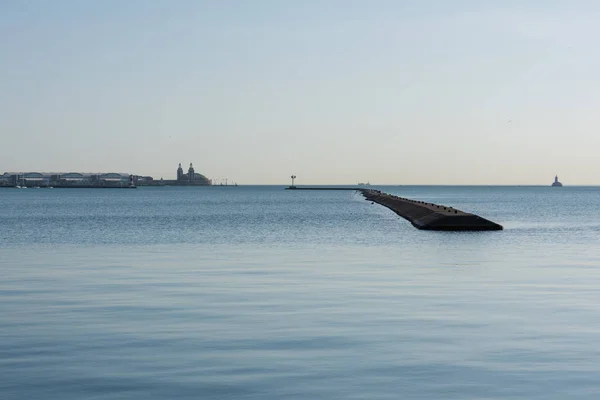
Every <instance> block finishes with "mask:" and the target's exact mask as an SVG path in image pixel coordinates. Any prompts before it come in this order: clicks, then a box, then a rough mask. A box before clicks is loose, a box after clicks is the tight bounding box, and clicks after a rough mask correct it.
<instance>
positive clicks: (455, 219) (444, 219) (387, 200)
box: [357, 189, 503, 231]
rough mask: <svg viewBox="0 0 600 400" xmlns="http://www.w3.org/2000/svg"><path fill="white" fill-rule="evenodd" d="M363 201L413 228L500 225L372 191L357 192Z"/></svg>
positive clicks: (477, 228)
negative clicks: (386, 210)
mask: <svg viewBox="0 0 600 400" xmlns="http://www.w3.org/2000/svg"><path fill="white" fill-rule="evenodd" d="M357 190H359V191H360V192H362V194H363V196H365V199H366V200H369V201H372V202H374V203H377V204H380V205H382V206H384V207H387V208H389V209H390V210H392V211H394V212H395V213H396V214H398V215H399V216H401V217H402V218H404V219H406V220H408V221H409V222H410V223H411V224H412V225H413V226H414V227H415V228H418V229H424V230H435V231H499V230H502V229H503V228H502V225H499V224H497V223H495V222H492V221H490V220H487V219H485V218H482V217H480V216H479V215H475V214H470V213H466V212H464V211H460V210H457V209H455V208H452V207H446V206H442V205H438V204H433V203H426V202H424V201H418V200H411V199H406V198H403V197H399V196H394V195H391V194H387V193H383V192H381V191H379V190H373V189H357Z"/></svg>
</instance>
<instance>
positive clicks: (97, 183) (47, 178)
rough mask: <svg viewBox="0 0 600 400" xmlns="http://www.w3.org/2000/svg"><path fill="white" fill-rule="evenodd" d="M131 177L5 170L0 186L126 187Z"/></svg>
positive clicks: (0, 177)
mask: <svg viewBox="0 0 600 400" xmlns="http://www.w3.org/2000/svg"><path fill="white" fill-rule="evenodd" d="M132 181H133V177H132V175H130V174H126V173H117V172H109V173H103V172H98V173H84V172H5V173H4V174H3V175H0V186H21V187H128V186H130V185H131V184H132Z"/></svg>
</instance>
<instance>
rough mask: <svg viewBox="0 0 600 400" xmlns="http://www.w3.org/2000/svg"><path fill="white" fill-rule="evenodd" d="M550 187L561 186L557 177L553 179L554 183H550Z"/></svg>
mask: <svg viewBox="0 0 600 400" xmlns="http://www.w3.org/2000/svg"><path fill="white" fill-rule="evenodd" d="M552 186H562V183H560V182H559V181H558V175H556V176H555V177H554V182H552Z"/></svg>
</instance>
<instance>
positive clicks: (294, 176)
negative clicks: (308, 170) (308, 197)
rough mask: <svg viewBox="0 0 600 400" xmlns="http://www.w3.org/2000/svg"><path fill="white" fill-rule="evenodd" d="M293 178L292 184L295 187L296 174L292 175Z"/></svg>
mask: <svg viewBox="0 0 600 400" xmlns="http://www.w3.org/2000/svg"><path fill="white" fill-rule="evenodd" d="M291 178H292V186H291V187H295V186H294V179H296V175H292V176H291Z"/></svg>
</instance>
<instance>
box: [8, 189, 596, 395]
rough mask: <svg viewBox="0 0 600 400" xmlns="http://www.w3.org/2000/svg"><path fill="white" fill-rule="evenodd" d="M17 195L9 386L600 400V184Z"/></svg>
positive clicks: (78, 391)
mask: <svg viewBox="0 0 600 400" xmlns="http://www.w3.org/2000/svg"><path fill="white" fill-rule="evenodd" d="M382 189H383V190H386V191H388V192H392V193H395V194H399V195H403V196H405V197H410V198H414V199H421V200H428V201H432V202H436V203H441V204H445V205H451V206H454V207H456V208H459V209H463V210H465V211H470V212H475V213H478V214H480V215H482V216H484V217H486V218H488V219H491V220H493V221H495V222H498V223H501V224H502V225H504V227H505V230H504V231H501V232H479V233H464V232H463V233H448V232H446V233H440V232H426V231H419V230H416V229H415V228H413V227H412V226H411V225H410V224H409V223H408V222H406V221H404V220H403V219H400V218H399V217H397V216H396V215H395V214H393V213H392V212H391V211H389V210H387V209H385V208H383V207H381V206H378V205H372V204H370V202H367V201H364V200H363V199H362V197H361V196H360V195H358V194H356V193H353V192H288V191H284V190H282V187H241V186H240V187H237V188H234V187H213V188H140V189H138V190H86V189H63V190H60V189H27V190H19V189H2V190H0V274H1V279H0V398H1V399H4V400H7V399H60V400H69V399H171V398H173V399H565V398H586V399H587V398H589V399H597V398H598V397H599V396H600V347H599V346H598V343H600V188H597V187H564V188H549V187H382Z"/></svg>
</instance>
